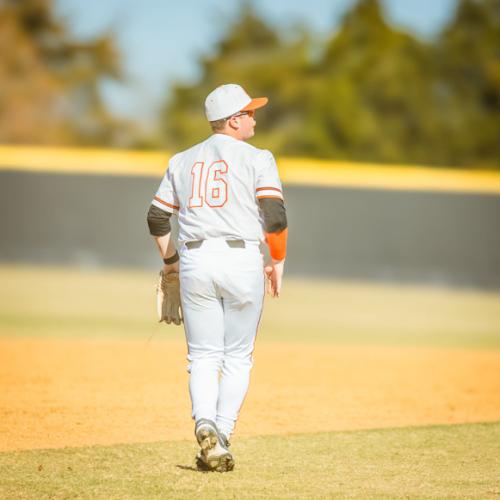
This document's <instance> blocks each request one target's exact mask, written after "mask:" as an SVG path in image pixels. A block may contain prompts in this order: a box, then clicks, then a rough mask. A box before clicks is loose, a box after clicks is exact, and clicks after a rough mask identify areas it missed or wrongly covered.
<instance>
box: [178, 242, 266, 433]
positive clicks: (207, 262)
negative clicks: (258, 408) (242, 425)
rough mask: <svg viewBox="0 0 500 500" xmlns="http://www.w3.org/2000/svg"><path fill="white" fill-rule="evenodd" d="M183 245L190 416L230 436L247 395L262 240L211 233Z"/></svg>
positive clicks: (261, 284) (260, 290) (258, 313)
mask: <svg viewBox="0 0 500 500" xmlns="http://www.w3.org/2000/svg"><path fill="white" fill-rule="evenodd" d="M192 245H193V244H190V247H188V246H186V245H182V247H181V252H180V255H181V261H180V282H181V301H182V308H183V313H184V329H185V332H186V339H187V345H188V361H189V366H188V371H189V373H190V379H189V390H190V395H191V402H192V416H193V418H194V419H195V420H199V419H200V418H207V419H210V420H213V421H215V422H216V424H217V426H218V428H219V430H220V431H221V432H222V433H223V434H224V435H226V437H228V438H229V436H230V435H231V433H232V432H233V429H234V426H235V423H236V420H237V418H238V414H239V411H240V408H241V405H242V404H243V400H244V399H245V395H246V393H247V390H248V384H249V379H250V370H251V368H252V352H253V348H254V342H255V335H256V332H257V328H258V325H259V321H260V316H261V313H262V306H263V299H264V272H263V257H262V254H261V252H260V249H259V242H257V241H245V242H243V241H242V240H238V241H236V242H228V241H226V240H224V239H207V240H203V241H202V242H196V243H195V244H194V245H195V246H196V247H193V246H192Z"/></svg>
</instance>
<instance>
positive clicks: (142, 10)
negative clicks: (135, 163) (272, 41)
mask: <svg viewBox="0 0 500 500" xmlns="http://www.w3.org/2000/svg"><path fill="white" fill-rule="evenodd" d="M355 3H356V0H252V4H253V6H254V8H255V10H256V11H257V13H258V14H259V15H261V16H262V17H263V18H264V19H265V20H266V21H267V22H269V23H270V24H271V25H272V26H275V27H277V28H279V29H280V30H282V32H283V33H285V34H286V33H289V32H292V31H293V28H294V26H295V25H296V24H297V23H298V22H300V23H304V24H306V25H307V26H308V27H309V28H310V29H311V30H313V32H314V33H315V34H316V36H317V37H319V38H322V37H326V36H328V35H329V34H331V33H333V32H334V31H335V29H336V27H337V26H338V23H339V22H340V20H341V19H342V16H343V14H344V13H345V12H346V11H347V10H349V8H351V7H352V6H353V5H354V4H355ZM456 3H457V0H382V5H383V7H384V13H385V16H386V19H387V20H388V21H389V22H390V23H392V24H393V25H394V26H396V27H398V28H400V29H404V30H406V31H409V32H411V33H413V34H415V35H416V36H419V37H421V38H424V39H425V38H432V37H433V36H435V35H436V34H437V33H439V31H440V29H442V27H443V26H444V25H445V24H446V23H447V21H448V20H449V19H450V18H451V17H452V16H453V13H454V11H455V8H456ZM240 4H241V2H240V0H182V1H173V0H55V14H56V16H57V18H58V19H61V20H63V21H64V23H65V24H66V25H67V26H68V27H69V29H70V32H71V33H72V35H73V36H74V37H75V38H77V39H80V40H89V39H91V38H93V37H96V36H98V35H101V34H105V33H109V32H111V33H112V34H113V36H114V38H115V40H116V43H117V47H118V50H119V52H120V54H121V57H122V63H123V67H124V74H125V77H126V81H127V83H126V84H115V83H112V82H107V83H106V84H104V85H103V87H102V91H103V94H104V97H105V100H106V102H107V104H108V106H109V107H110V109H111V110H112V111H113V112H115V113H116V114H117V115H120V116H123V117H125V118H127V117H130V118H132V117H133V118H135V119H138V120H139V121H141V122H142V123H143V124H144V125H146V126H147V123H148V122H151V121H152V120H153V118H154V115H155V112H156V111H157V110H158V108H159V107H160V106H162V103H163V102H164V101H165V99H166V97H167V96H168V91H169V88H170V87H171V86H172V84H174V83H175V82H183V83H191V82H194V81H196V79H197V78H199V76H200V73H199V66H198V61H199V59H200V58H201V57H202V56H206V55H209V54H211V53H213V51H214V49H215V47H216V45H217V42H218V41H219V40H220V39H221V37H223V36H224V33H226V32H227V28H228V26H230V24H231V22H232V21H234V19H235V18H236V16H237V14H238V11H239V8H240Z"/></svg>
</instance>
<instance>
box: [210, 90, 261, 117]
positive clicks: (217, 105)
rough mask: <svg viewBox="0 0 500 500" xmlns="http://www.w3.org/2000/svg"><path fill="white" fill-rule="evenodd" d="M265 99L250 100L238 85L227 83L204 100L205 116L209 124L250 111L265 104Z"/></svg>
mask: <svg viewBox="0 0 500 500" xmlns="http://www.w3.org/2000/svg"><path fill="white" fill-rule="evenodd" d="M267 101H268V99H267V97H256V98H254V99H252V98H251V97H250V96H249V95H248V94H247V93H246V92H245V91H244V90H243V88H242V87H241V86H240V85H236V84H235V83H228V84H226V85H221V86H220V87H217V88H216V89H215V90H212V92H210V94H208V96H207V98H206V99H205V115H206V116H207V119H208V121H209V122H213V121H215V120H221V119H222V118H227V117H229V116H231V115H234V114H236V113H238V112H239V111H251V110H253V109H258V108H262V107H263V106H265V105H266V104H267Z"/></svg>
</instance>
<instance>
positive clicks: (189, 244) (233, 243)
mask: <svg viewBox="0 0 500 500" xmlns="http://www.w3.org/2000/svg"><path fill="white" fill-rule="evenodd" d="M205 241H206V240H195V241H186V242H185V243H184V245H185V246H186V248H187V249H188V250H193V249H194V248H200V247H201V246H202V245H203V243H204V242H205ZM226 243H227V246H228V247H230V248H246V243H245V240H226Z"/></svg>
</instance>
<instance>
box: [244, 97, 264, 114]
mask: <svg viewBox="0 0 500 500" xmlns="http://www.w3.org/2000/svg"><path fill="white" fill-rule="evenodd" d="M268 101H269V99H268V98H267V97H256V98H255V99H252V100H251V101H250V103H249V104H247V105H246V106H245V107H244V108H243V109H241V110H240V111H252V110H253V109H259V108H263V107H264V106H265V105H266V104H267V102H268Z"/></svg>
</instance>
